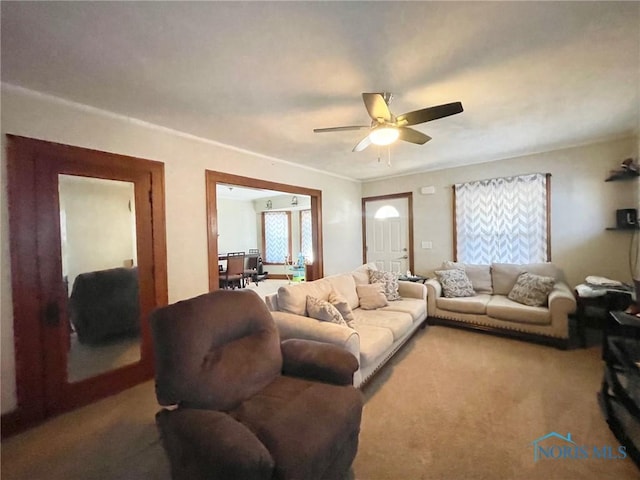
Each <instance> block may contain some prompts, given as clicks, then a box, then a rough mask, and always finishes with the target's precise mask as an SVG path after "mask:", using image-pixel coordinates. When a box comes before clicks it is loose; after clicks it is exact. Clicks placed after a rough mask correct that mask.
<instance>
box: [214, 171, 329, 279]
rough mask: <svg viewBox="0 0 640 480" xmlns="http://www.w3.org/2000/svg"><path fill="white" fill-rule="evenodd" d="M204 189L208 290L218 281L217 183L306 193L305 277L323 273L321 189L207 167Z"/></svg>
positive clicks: (300, 193) (319, 275) (290, 192)
mask: <svg viewBox="0 0 640 480" xmlns="http://www.w3.org/2000/svg"><path fill="white" fill-rule="evenodd" d="M205 178H206V190H207V245H208V264H209V290H210V291H212V290H216V289H217V288H218V285H219V271H218V206H217V193H216V191H217V186H218V184H223V185H236V186H239V187H248V188H259V189H264V190H275V191H279V192H283V193H287V194H291V195H307V196H309V197H310V198H311V229H312V233H311V236H312V240H311V241H312V245H313V258H314V262H313V264H312V265H311V266H310V268H308V269H307V274H308V276H309V278H308V279H307V280H313V279H317V278H322V277H323V276H324V265H323V262H324V261H323V256H322V192H321V191H320V190H315V189H312V188H305V187H300V186H296V185H288V184H285V183H277V182H270V181H267V180H259V179H256V178H251V177H243V176H240V175H233V174H230V173H224V172H216V171H212V170H207V171H206V172H205Z"/></svg>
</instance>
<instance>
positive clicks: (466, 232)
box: [454, 173, 551, 264]
mask: <svg viewBox="0 0 640 480" xmlns="http://www.w3.org/2000/svg"><path fill="white" fill-rule="evenodd" d="M550 177H551V175H550V174H546V175H545V174H541V173H535V174H529V175H519V176H516V177H505V178H492V179H489V180H481V181H477V182H469V183H460V184H456V185H454V209H455V222H456V223H455V232H454V242H455V248H456V260H457V261H459V262H463V263H475V264H490V263H492V262H501V263H534V262H547V261H550V260H551V252H550V249H549V244H550V238H549V205H548V202H549V183H550Z"/></svg>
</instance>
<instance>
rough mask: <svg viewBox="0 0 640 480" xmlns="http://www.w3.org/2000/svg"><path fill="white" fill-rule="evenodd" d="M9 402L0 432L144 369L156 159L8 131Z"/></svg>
mask: <svg viewBox="0 0 640 480" xmlns="http://www.w3.org/2000/svg"><path fill="white" fill-rule="evenodd" d="M7 140H8V150H7V173H8V194H9V227H10V231H9V236H10V248H11V270H12V296H13V317H14V337H15V342H14V343H15V365H16V385H17V397H18V398H17V404H18V406H17V408H16V409H15V410H14V411H13V412H10V413H9V414H6V415H3V417H2V433H3V436H4V435H7V434H10V433H12V432H13V431H18V430H21V429H23V428H26V427H28V426H30V425H33V424H36V423H38V422H40V421H42V420H44V419H45V418H47V417H50V416H52V415H55V414H58V413H61V412H64V411H66V410H70V409H73V408H76V407H79V406H82V405H85V404H88V403H90V402H93V401H95V400H97V399H99V398H102V397H105V396H108V395H111V394H114V393H116V392H119V391H121V390H124V389H126V388H129V387H131V386H133V385H136V384H138V383H140V382H142V381H144V380H147V379H149V378H152V376H153V352H152V347H151V338H150V331H149V326H148V322H147V317H148V315H149V314H150V313H151V311H152V310H153V309H154V308H156V307H157V306H160V305H165V304H166V303H167V273H166V272H167V271H166V239H165V213H164V164H162V163H160V162H154V161H150V160H144V159H140V158H135V157H128V156H123V155H117V154H113V153H106V152H99V151H95V150H89V149H84V148H79V147H71V146H66V145H61V144H56V143H51V142H45V141H41V140H33V139H29V138H25V137H18V136H13V135H8V136H7Z"/></svg>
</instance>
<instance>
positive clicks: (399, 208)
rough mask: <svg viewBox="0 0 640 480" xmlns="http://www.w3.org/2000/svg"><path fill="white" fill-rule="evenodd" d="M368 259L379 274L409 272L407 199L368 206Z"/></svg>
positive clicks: (366, 244) (388, 200)
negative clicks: (382, 272) (379, 271)
mask: <svg viewBox="0 0 640 480" xmlns="http://www.w3.org/2000/svg"><path fill="white" fill-rule="evenodd" d="M365 230H366V240H365V248H366V259H367V263H369V262H373V263H375V264H376V266H377V267H378V269H379V270H384V271H387V272H396V273H406V271H407V270H408V269H409V265H410V262H409V255H410V252H409V202H408V199H407V198H406V197H403V198H390V199H382V200H371V201H366V203H365Z"/></svg>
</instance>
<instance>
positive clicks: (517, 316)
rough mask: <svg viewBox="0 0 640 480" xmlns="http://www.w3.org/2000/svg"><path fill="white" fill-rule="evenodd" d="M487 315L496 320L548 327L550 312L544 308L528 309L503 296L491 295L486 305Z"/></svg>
mask: <svg viewBox="0 0 640 480" xmlns="http://www.w3.org/2000/svg"><path fill="white" fill-rule="evenodd" d="M487 315H489V316H490V317H493V318H497V319H498V320H507V321H510V322H516V323H529V324H534V325H550V324H551V312H550V311H549V309H548V308H544V307H530V306H528V305H522V304H521V303H517V302H514V301H513V300H509V299H508V298H507V297H506V296H504V295H493V296H492V297H491V300H489V303H488V304H487Z"/></svg>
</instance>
